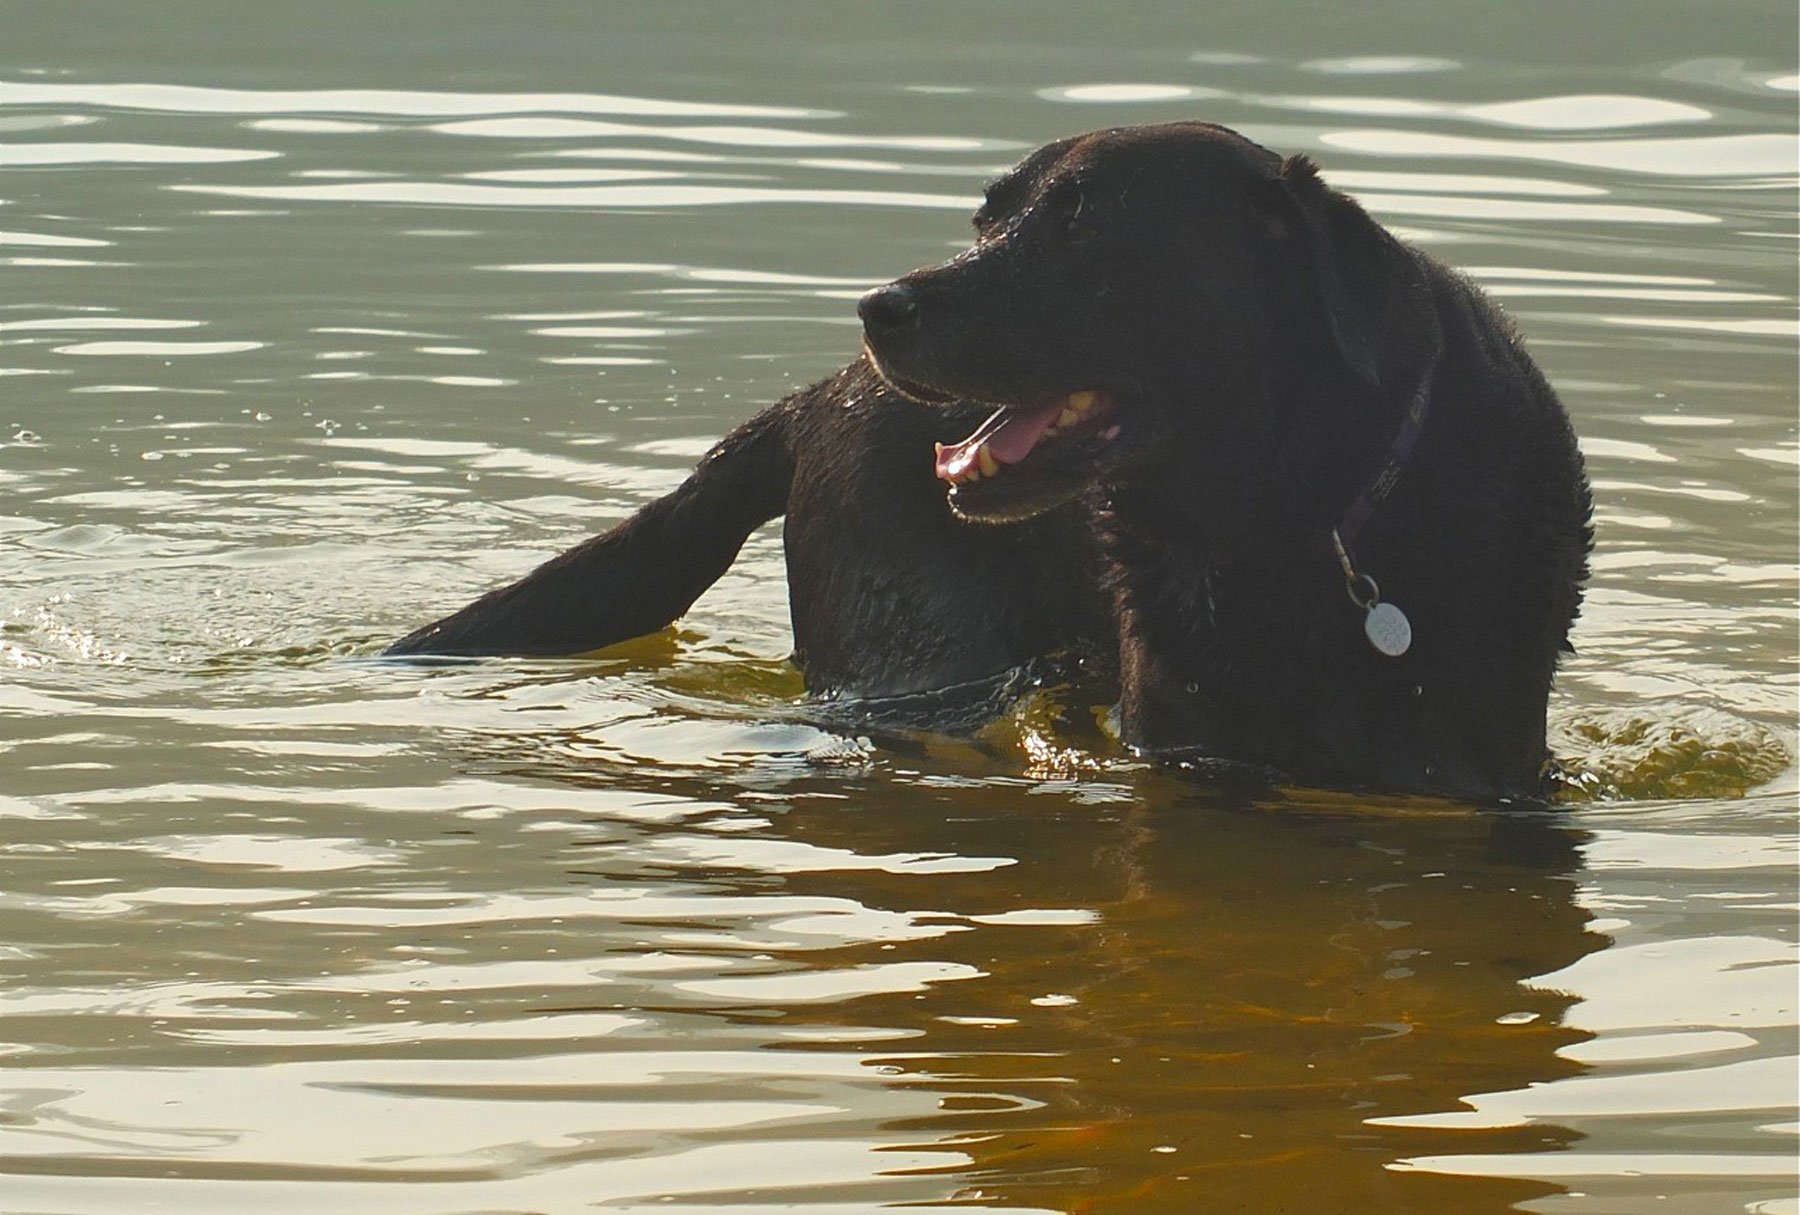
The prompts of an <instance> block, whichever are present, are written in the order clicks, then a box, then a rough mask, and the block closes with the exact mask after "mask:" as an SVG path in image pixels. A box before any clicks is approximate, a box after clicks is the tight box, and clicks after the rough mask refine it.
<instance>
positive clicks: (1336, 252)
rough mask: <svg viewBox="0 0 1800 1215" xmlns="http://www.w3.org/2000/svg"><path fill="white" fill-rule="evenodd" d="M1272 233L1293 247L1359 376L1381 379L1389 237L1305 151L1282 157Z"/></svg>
mask: <svg viewBox="0 0 1800 1215" xmlns="http://www.w3.org/2000/svg"><path fill="white" fill-rule="evenodd" d="M1272 193H1274V195H1275V198H1274V200H1273V206H1274V211H1273V213H1272V215H1271V216H1270V218H1271V221H1272V224H1273V226H1274V229H1275V231H1274V232H1273V235H1275V236H1277V237H1278V238H1279V239H1281V240H1282V242H1283V243H1284V244H1288V245H1290V246H1291V247H1294V248H1296V249H1298V250H1299V252H1300V256H1301V257H1302V258H1303V260H1304V261H1305V262H1306V264H1307V266H1308V268H1309V271H1310V275H1309V276H1310V279H1311V284H1310V291H1311V293H1312V294H1313V295H1315V296H1316V301H1315V302H1316V304H1317V306H1318V307H1319V308H1321V309H1322V311H1323V313H1324V319H1325V324H1326V326H1327V328H1329V330H1330V332H1331V340H1332V342H1333V344H1334V345H1336V347H1337V349H1338V353H1339V354H1341V355H1342V356H1343V359H1344V362H1345V363H1346V364H1347V365H1348V366H1349V367H1350V370H1351V371H1353V372H1355V373H1356V375H1357V377H1358V378H1359V379H1361V380H1364V381H1365V382H1367V383H1369V384H1371V385H1377V386H1378V385H1379V384H1380V383H1381V374H1380V370H1379V355H1380V350H1381V338H1382V334H1383V333H1384V332H1385V330H1386V328H1387V319H1388V315H1387V314H1388V307H1389V300H1390V298H1391V293H1392V290H1393V286H1394V283H1393V274H1392V271H1391V269H1390V267H1391V265H1392V257H1393V249H1394V242H1393V238H1392V237H1390V236H1388V234H1387V233H1386V232H1384V231H1383V230H1382V229H1381V227H1380V225H1378V224H1377V223H1376V222H1375V221H1374V220H1372V219H1370V218H1369V216H1368V215H1367V213H1365V212H1364V211H1363V209H1362V208H1361V207H1359V206H1357V205H1356V203H1355V202H1353V201H1351V200H1350V199H1349V198H1347V197H1345V196H1344V195H1342V194H1339V193H1338V192H1337V191H1336V190H1333V189H1331V188H1330V187H1329V186H1327V185H1326V184H1325V183H1324V182H1323V181H1321V180H1319V169H1318V166H1317V165H1315V164H1314V163H1313V162H1312V161H1311V160H1310V159H1308V158H1307V157H1305V156H1290V157H1288V158H1287V159H1286V160H1284V161H1282V162H1281V171H1280V176H1279V177H1278V178H1277V179H1276V181H1275V182H1274V183H1273V189H1272Z"/></svg>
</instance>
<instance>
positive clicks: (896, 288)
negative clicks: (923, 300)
mask: <svg viewBox="0 0 1800 1215" xmlns="http://www.w3.org/2000/svg"><path fill="white" fill-rule="evenodd" d="M856 314H857V315H858V316H860V317H862V323H863V329H864V330H865V331H866V332H868V333H870V334H877V333H893V332H896V331H897V330H901V329H907V328H910V327H911V326H913V325H916V324H918V323H919V300H918V296H917V295H916V294H914V292H913V290H912V288H910V287H908V286H906V285H905V284H904V283H889V284H887V286H885V287H877V288H875V289H874V290H873V291H869V292H866V293H864V295H863V297H862V299H860V300H858V301H857V304H856Z"/></svg>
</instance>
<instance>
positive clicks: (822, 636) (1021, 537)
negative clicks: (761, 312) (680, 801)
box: [387, 359, 1116, 721]
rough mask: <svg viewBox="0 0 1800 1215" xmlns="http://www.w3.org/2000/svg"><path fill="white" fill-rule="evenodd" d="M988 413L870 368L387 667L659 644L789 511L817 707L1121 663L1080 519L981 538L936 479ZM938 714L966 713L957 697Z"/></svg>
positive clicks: (790, 547) (774, 413)
mask: <svg viewBox="0 0 1800 1215" xmlns="http://www.w3.org/2000/svg"><path fill="white" fill-rule="evenodd" d="M991 408H992V407H991V406H989V407H984V408H977V407H973V406H962V407H960V408H951V409H948V410H946V409H941V408H928V407H926V406H924V405H921V404H919V403H917V402H915V401H912V400H909V399H908V398H906V397H903V396H901V395H899V394H898V393H896V392H895V391H894V390H893V389H891V388H890V387H888V386H887V385H886V384H885V383H883V382H882V380H881V379H880V378H879V377H878V376H876V375H875V374H874V373H873V372H872V371H871V370H870V369H869V366H868V364H867V363H866V362H865V361H863V360H861V359H858V360H857V361H856V362H854V363H852V364H850V365H849V366H848V367H846V368H844V369H843V370H842V371H840V372H838V373H837V374H836V375H834V376H832V377H830V378H829V379H825V380H822V381H820V382H819V383H817V384H814V385H812V386H811V387H810V388H806V389H804V390H802V391H800V392H798V393H795V394H794V395H793V396H790V397H788V398H786V399H784V400H782V401H780V402H778V403H777V404H775V405H772V406H770V407H769V408H767V409H765V410H763V411H762V412H761V413H759V414H758V415H756V416H755V417H754V418H752V419H751V420H750V421H748V422H746V423H745V424H744V425H743V426H741V427H739V428H738V429H737V430H736V431H734V432H733V433H732V434H730V435H728V436H727V437H726V438H725V439H724V440H723V441H721V442H720V443H719V444H718V446H716V447H714V448H713V449H712V450H711V451H710V452H708V453H707V454H706V456H705V458H704V459H702V460H701V461H700V465H699V467H698V468H697V469H695V471H694V473H693V475H692V476H690V477H689V478H688V479H687V481H686V482H685V483H684V484H683V485H682V486H681V487H680V488H678V489H676V490H675V491H674V492H672V493H670V494H669V495H668V496H667V497H664V498H661V499H659V500H658V501H656V502H653V503H651V504H650V505H649V506H646V507H644V508H643V509H642V510H640V511H638V512H637V514H635V515H633V516H632V517H631V518H629V519H627V520H626V521H624V522H623V523H621V524H619V526H617V527H615V528H613V529H612V530H611V531H609V532H607V533H605V534H604V535H600V536H596V537H594V538H593V539H591V540H588V541H586V542H585V543H583V544H580V545H577V546H576V547H575V548H572V549H570V550H569V551H567V552H565V553H563V554H562V555H561V556H559V557H556V558H554V559H552V560H551V561H548V562H546V563H545V564H543V565H541V566H539V567H538V568H537V569H535V570H533V571H532V572H531V573H530V574H528V575H527V576H526V577H524V578H522V579H521V580H519V581H518V582H515V583H513V584H512V585H510V586H507V587H502V588H501V589H499V590H496V591H493V592H491V593H490V594H488V595H486V596H484V597H483V598H481V599H479V600H477V601H476V602H474V603H472V604H470V605H468V606H467V607H465V608H463V609H462V610H461V611H459V612H457V613H455V614H454V615H451V616H448V617H446V618H444V619H443V620H440V621H438V622H436V623H435V624H430V625H426V626H425V627H424V628H422V629H419V630H418V631H417V632H414V633H412V634H410V635H409V636H407V637H404V638H402V639H401V640H399V641H397V642H395V643H394V644H393V645H392V646H390V647H388V650H387V653H389V654H575V653H582V652H586V651H589V650H595V649H599V648H601V647H602V646H606V645H610V644H612V643H613V642H617V641H623V640H625V639H626V638H630V637H637V636H640V635H642V634H645V633H650V632H654V631H656V630H657V629H660V628H662V627H664V626H665V625H667V624H668V623H669V622H670V621H672V620H674V619H675V618H676V617H678V616H680V615H681V614H682V613H683V612H685V611H687V609H688V606H689V605H690V604H692V603H693V602H694V600H695V599H697V598H699V596H700V593H701V592H702V591H704V590H705V589H706V588H707V587H709V586H711V585H712V584H713V582H714V581H715V580H716V579H717V578H718V577H719V575H720V574H722V573H724V572H725V570H726V568H727V567H728V566H730V564H731V562H732V559H733V558H735V557H736V556H737V552H738V549H739V547H740V546H741V545H742V544H743V542H744V540H745V538H746V537H748V536H749V534H750V533H751V531H752V530H754V529H755V528H756V527H758V526H759V525H761V524H763V523H765V522H767V521H768V520H770V519H773V518H775V517H776V516H777V515H781V514H784V513H785V514H786V516H787V519H786V524H785V528H784V533H783V542H784V545H785V548H786V552H787V568H788V592H789V602H790V607H791V611H792V616H793V628H794V661H795V662H796V663H797V664H798V665H799V667H800V669H801V671H802V672H803V673H804V675H805V678H806V685H807V688H808V689H809V691H811V692H813V693H814V694H820V695H825V696H841V697H844V698H853V699H857V700H877V699H883V698H898V697H908V696H910V695H911V694H914V693H935V692H941V691H944V690H946V689H958V688H966V687H968V686H969V685H977V684H980V683H982V682H983V681H987V680H990V679H991V678H993V677H997V676H1000V675H1002V674H1004V673H1006V672H1008V671H1011V670H1013V669H1015V668H1018V667H1021V666H1023V665H1025V664H1027V663H1029V662H1032V661H1033V660H1035V659H1040V658H1047V657H1050V656H1052V655H1055V654H1058V653H1059V652H1072V653H1075V654H1078V655H1079V654H1091V653H1100V654H1102V655H1103V656H1104V657H1105V658H1106V660H1107V661H1108V662H1110V653H1108V651H1112V650H1114V649H1116V646H1115V644H1114V643H1113V642H1112V640H1111V636H1112V634H1111V621H1110V618H1109V616H1108V614H1107V607H1106V602H1105V599H1104V597H1103V596H1102V594H1101V591H1100V578H1099V567H1098V564H1097V559H1096V549H1095V545H1094V542H1093V539H1092V529H1091V528H1090V527H1089V525H1088V523H1087V521H1086V517H1085V514H1084V512H1082V511H1081V510H1080V509H1079V508H1078V507H1077V506H1075V505H1074V504H1071V505H1069V506H1066V507H1064V508H1062V509H1059V510H1051V511H1048V512H1045V513H1044V514H1043V515H1041V516H1040V517H1038V518H1035V519H1033V520H1031V521H1030V522H1029V523H1027V524H1024V525H1022V526H1020V527H1016V528H995V527H985V526H982V525H980V524H975V523H970V522H968V521H966V520H964V519H961V518H959V517H957V516H956V515H954V514H952V513H951V511H950V508H949V506H948V505H947V504H946V502H945V500H944V487H943V484H942V483H941V482H940V481H938V480H937V478H936V477H934V476H933V475H932V469H931V450H932V445H933V444H934V443H939V442H944V441H948V440H952V439H955V438H957V437H959V436H961V435H965V434H967V433H968V432H969V429H970V428H971V427H972V426H973V425H974V423H975V422H976V421H977V420H978V419H979V418H980V417H982V416H984V415H985V414H986V413H988V412H989V411H990V410H991ZM1102 639H1104V640H1102ZM936 707H937V705H936V702H934V700H933V698H929V697H928V698H923V699H922V701H921V702H920V703H917V704H914V705H911V706H910V707H908V708H905V709H903V710H901V715H911V714H914V713H916V714H917V715H918V716H919V717H920V718H921V719H922V720H926V721H929V720H931V719H932V717H933V714H934V713H935V712H936ZM941 707H942V708H943V709H945V710H946V711H947V712H948V713H949V714H950V716H952V717H957V716H960V715H961V714H962V712H963V711H964V708H963V706H962V705H960V704H959V702H958V698H957V697H956V696H954V695H951V696H948V697H945V698H942V705H941Z"/></svg>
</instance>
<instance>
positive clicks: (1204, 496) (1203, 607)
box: [1100, 333, 1438, 766]
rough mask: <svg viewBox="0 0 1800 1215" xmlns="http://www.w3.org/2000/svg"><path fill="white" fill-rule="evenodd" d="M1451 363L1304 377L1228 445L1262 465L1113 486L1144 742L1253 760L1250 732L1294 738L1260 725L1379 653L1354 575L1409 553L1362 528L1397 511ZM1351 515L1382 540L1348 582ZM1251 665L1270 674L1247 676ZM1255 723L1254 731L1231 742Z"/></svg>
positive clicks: (1431, 357)
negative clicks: (1365, 374) (1351, 594)
mask: <svg viewBox="0 0 1800 1215" xmlns="http://www.w3.org/2000/svg"><path fill="white" fill-rule="evenodd" d="M1433 337H1434V339H1435V333H1433ZM1437 361H1438V359H1437V348H1436V345H1435V342H1434V344H1433V345H1432V346H1431V347H1430V348H1428V349H1424V350H1422V351H1420V352H1419V355H1418V356H1417V361H1415V362H1413V363H1412V364H1411V372H1410V374H1400V373H1399V372H1398V371H1397V370H1396V371H1395V373H1394V374H1392V375H1390V376H1388V377H1385V378H1386V381H1387V382H1388V383H1392V384H1396V385H1397V386H1398V387H1397V388H1395V389H1390V390H1387V391H1380V390H1376V389H1373V388H1371V387H1370V386H1368V385H1366V384H1362V383H1361V382H1350V381H1349V380H1347V379H1346V378H1345V377H1342V376H1337V377H1335V378H1334V377H1333V376H1332V375H1329V374H1318V373H1314V374H1310V375H1308V374H1304V373H1303V374H1300V375H1296V376H1294V377H1292V379H1291V380H1290V382H1288V383H1286V384H1280V385H1276V386H1274V387H1275V389H1276V391H1278V392H1279V393H1280V394H1281V395H1280V396H1279V397H1276V398H1274V399H1269V400H1264V401H1259V402H1255V403H1253V404H1252V405H1251V407H1250V408H1248V409H1245V410H1242V411H1239V412H1238V414H1237V416H1239V417H1245V418H1251V419H1266V423H1265V424H1264V425H1263V426H1261V427H1260V428H1257V429H1256V430H1255V432H1254V434H1253V436H1252V437H1253V438H1254V444H1253V445H1250V446H1235V445H1229V444H1220V445H1219V447H1220V448H1223V449H1232V448H1233V447H1234V446H1235V449H1236V450H1239V451H1245V450H1249V451H1252V452H1254V453H1255V458H1254V459H1252V460H1246V461H1242V462H1240V463H1237V464H1234V465H1232V466H1230V467H1228V468H1227V467H1218V468H1212V469H1196V468H1195V467H1193V466H1192V465H1191V464H1189V465H1178V464H1171V465H1169V466H1165V467H1164V468H1163V469H1161V470H1159V471H1158V472H1157V473H1155V474H1153V475H1149V476H1144V477H1140V478H1138V479H1136V480H1135V481H1133V482H1131V483H1128V484H1125V485H1121V486H1118V487H1115V488H1113V489H1112V490H1111V491H1110V493H1109V495H1108V501H1107V505H1106V508H1105V510H1103V511H1102V512H1101V515H1100V519H1101V532H1102V543H1103V546H1104V549H1105V551H1106V554H1107V559H1108V564H1109V567H1110V569H1111V572H1112V578H1113V589H1114V599H1115V615H1116V617H1117V620H1118V624H1119V631H1120V643H1121V653H1120V674H1121V681H1122V691H1123V696H1122V707H1123V710H1124V714H1125V719H1126V727H1127V737H1128V738H1129V739H1130V740H1131V741H1132V742H1134V743H1136V744H1137V745H1141V746H1145V747H1148V748H1150V749H1153V750H1154V749H1157V748H1158V747H1160V746H1162V745H1164V743H1165V742H1166V741H1167V742H1179V743H1182V744H1186V745H1195V744H1198V745H1200V746H1201V747H1202V748H1205V747H1206V746H1208V745H1209V744H1210V743H1213V742H1215V741H1216V742H1217V744H1218V753H1221V754H1243V753H1244V752H1243V747H1244V746H1245V745H1246V742H1245V741H1244V740H1245V739H1248V738H1254V737H1264V736H1269V735H1272V734H1278V733H1279V731H1277V730H1273V729H1270V728H1267V727H1266V726H1265V727H1264V728H1256V727H1254V726H1252V727H1250V728H1247V729H1246V728H1245V727H1246V725H1247V724H1248V723H1250V722H1251V721H1252V720H1254V719H1257V718H1258V717H1259V716H1266V717H1268V718H1269V719H1270V720H1271V721H1272V720H1276V719H1280V718H1284V717H1285V716H1287V715H1288V714H1290V713H1291V712H1292V711H1293V708H1294V705H1295V704H1296V703H1298V702H1305V701H1307V700H1309V699H1310V698H1312V697H1313V696H1315V695H1316V694H1317V693H1318V692H1319V690H1320V689H1319V687H1318V686H1316V685H1317V684H1318V680H1319V679H1320V677H1321V676H1322V675H1323V673H1324V671H1326V670H1327V669H1335V668H1337V667H1338V666H1339V665H1340V664H1342V663H1355V662H1357V661H1359V659H1360V658H1361V657H1362V656H1366V655H1368V654H1370V653H1371V651H1370V649H1369V646H1370V638H1368V637H1365V635H1364V630H1363V623H1364V620H1363V616H1362V614H1361V613H1360V612H1358V611H1357V608H1356V605H1355V604H1353V603H1352V602H1351V601H1350V600H1349V599H1347V598H1346V596H1345V593H1344V590H1345V579H1346V576H1348V575H1355V574H1358V573H1361V572H1363V571H1364V570H1368V571H1374V572H1375V573H1376V574H1377V575H1379V573H1380V571H1381V570H1382V569H1384V568H1386V567H1387V565H1388V564H1389V563H1390V561H1392V560H1393V558H1394V556H1395V554H1392V553H1389V552H1387V551H1385V550H1384V549H1383V547H1382V545H1381V543H1380V542H1379V535H1378V534H1377V533H1379V532H1381V531H1384V530H1387V529H1382V528H1371V529H1370V532H1369V534H1368V536H1367V537H1365V536H1363V535H1362V533H1361V525H1362V524H1363V523H1364V522H1366V521H1368V520H1369V519H1370V518H1371V517H1372V516H1374V515H1375V514H1376V513H1377V512H1380V511H1383V510H1386V511H1388V512H1390V513H1391V512H1392V511H1393V510H1394V509H1397V506H1396V504H1391V503H1388V502H1387V495H1388V491H1389V490H1390V489H1392V488H1393V486H1394V485H1395V484H1396V483H1397V482H1398V481H1399V480H1400V479H1401V478H1402V477H1403V475H1404V472H1405V468H1406V465H1407V463H1408V461H1409V460H1410V457H1411V454H1412V451H1413V448H1414V446H1415V444H1416V443H1417V442H1418V440H1419V436H1420V432H1421V430H1422V428H1423V424H1424V422H1425V421H1426V420H1427V417H1428V416H1429V414H1430V409H1429V405H1430V401H1431V394H1430V389H1431V384H1432V380H1433V375H1434V372H1435V370H1436V366H1437ZM1294 365H1295V366H1298V367H1305V366H1307V364H1306V363H1305V362H1304V361H1302V360H1296V361H1295V363H1294ZM1236 437H1239V438H1242V437H1245V436H1236ZM1172 446H1176V447H1178V449H1180V450H1184V451H1188V452H1192V451H1195V450H1204V447H1203V446H1202V445H1199V444H1191V443H1181V444H1178V445H1172ZM1346 522H1348V523H1350V524H1352V526H1351V527H1350V529H1349V531H1350V534H1351V539H1352V541H1354V540H1357V539H1366V540H1367V543H1365V544H1364V545H1362V546H1360V547H1359V548H1358V549H1357V550H1356V555H1357V558H1358V560H1359V562H1360V563H1361V565H1360V566H1359V567H1358V568H1353V569H1351V570H1349V571H1348V575H1347V572H1346V571H1345V570H1344V569H1343V568H1342V566H1341V565H1340V561H1339V557H1338V555H1337V553H1336V552H1335V551H1334V546H1333V538H1334V536H1341V535H1342V534H1343V529H1344V525H1345V524H1346ZM1346 564H1347V562H1346ZM1252 608H1253V610H1252ZM1250 672H1255V673H1256V676H1255V679H1254V680H1253V681H1252V682H1247V683H1242V684H1241V685H1240V683H1239V680H1240V678H1241V677H1244V676H1245V675H1246V674H1247V673H1250ZM1328 682H1329V681H1328ZM1240 729H1241V730H1243V733H1244V739H1238V738H1235V737H1231V735H1233V734H1234V733H1235V732H1236V731H1238V730H1240ZM1251 758H1260V759H1262V760H1263V761H1264V762H1268V763H1271V764H1276V765H1277V766H1279V765H1280V763H1281V762H1282V759H1281V757H1278V756H1261V757H1251Z"/></svg>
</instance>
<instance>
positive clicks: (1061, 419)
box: [1056, 406, 1081, 426]
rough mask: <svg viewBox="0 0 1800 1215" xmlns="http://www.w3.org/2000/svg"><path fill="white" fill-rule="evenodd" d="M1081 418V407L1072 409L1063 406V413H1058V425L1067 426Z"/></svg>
mask: <svg viewBox="0 0 1800 1215" xmlns="http://www.w3.org/2000/svg"><path fill="white" fill-rule="evenodd" d="M1080 420H1081V411H1080V410H1079V409H1071V408H1068V407H1066V406H1065V407H1064V408H1063V411H1062V412H1061V413H1059V414H1057V415H1056V425H1057V426H1067V425H1069V424H1070V423H1072V422H1079V421H1080Z"/></svg>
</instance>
